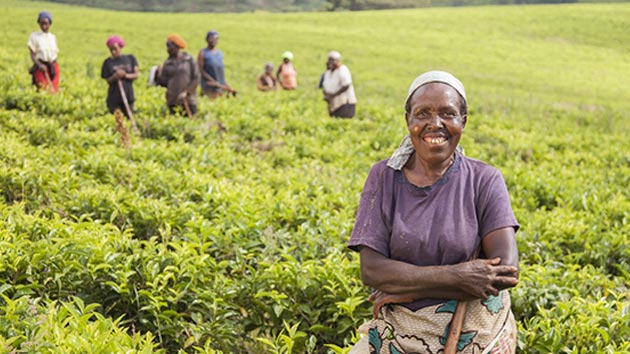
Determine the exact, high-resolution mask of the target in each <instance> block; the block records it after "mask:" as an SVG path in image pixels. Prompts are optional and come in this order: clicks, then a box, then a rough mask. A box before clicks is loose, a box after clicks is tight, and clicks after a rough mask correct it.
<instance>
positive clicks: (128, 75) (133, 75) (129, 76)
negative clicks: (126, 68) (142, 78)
mask: <svg viewBox="0 0 630 354" xmlns="http://www.w3.org/2000/svg"><path fill="white" fill-rule="evenodd" d="M139 71H140V70H139V69H138V66H137V65H136V66H134V67H133V72H130V73H125V77H124V79H126V80H132V81H133V80H135V79H137V78H138V72H139Z"/></svg>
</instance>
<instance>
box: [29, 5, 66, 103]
mask: <svg viewBox="0 0 630 354" xmlns="http://www.w3.org/2000/svg"><path fill="white" fill-rule="evenodd" d="M52 22H53V21H52V14H51V13H50V12H48V11H42V12H40V13H39V15H37V23H38V24H39V28H40V30H39V31H36V32H33V33H31V35H30V36H29V38H28V43H27V46H28V50H29V53H30V55H31V60H32V61H33V66H31V68H30V69H29V73H30V74H31V76H32V77H33V85H35V86H37V89H39V90H41V89H45V90H47V91H48V92H50V93H57V92H58V91H59V79H60V77H61V75H60V72H59V65H58V64H57V55H58V54H59V48H58V47H57V37H55V35H54V34H52V33H50V26H52Z"/></svg>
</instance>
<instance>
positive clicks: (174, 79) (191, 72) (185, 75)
mask: <svg viewBox="0 0 630 354" xmlns="http://www.w3.org/2000/svg"><path fill="white" fill-rule="evenodd" d="M185 48H186V41H184V39H183V38H182V37H181V36H180V35H178V34H171V35H170V36H168V38H167V40H166V51H167V53H168V59H166V61H165V62H164V64H162V65H161V66H160V67H159V68H158V70H157V73H156V75H157V76H156V78H155V82H156V83H157V84H158V85H160V86H164V87H166V105H167V106H168V110H169V112H170V113H171V114H175V113H177V112H179V113H186V115H188V116H189V117H192V116H194V115H196V114H197V93H196V89H197V85H198V84H199V68H198V67H197V65H196V64H195V59H194V58H193V57H192V56H191V55H190V54H188V53H186V52H184V51H183V49H185Z"/></svg>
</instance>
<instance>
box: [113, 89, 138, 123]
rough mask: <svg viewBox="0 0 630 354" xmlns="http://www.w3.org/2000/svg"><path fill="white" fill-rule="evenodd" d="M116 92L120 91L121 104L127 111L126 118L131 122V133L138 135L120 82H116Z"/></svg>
mask: <svg viewBox="0 0 630 354" xmlns="http://www.w3.org/2000/svg"><path fill="white" fill-rule="evenodd" d="M118 90H119V91H120V97H122V100H123V104H124V105H125V110H126V111H127V116H128V117H129V120H130V121H131V127H132V128H133V132H134V133H136V134H140V131H139V130H138V126H137V125H136V121H135V120H134V119H133V112H131V107H130V106H129V101H127V95H126V94H125V89H124V87H123V84H122V80H118Z"/></svg>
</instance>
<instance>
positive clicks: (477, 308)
mask: <svg viewBox="0 0 630 354" xmlns="http://www.w3.org/2000/svg"><path fill="white" fill-rule="evenodd" d="M456 307H457V301H455V300H452V301H448V302H446V303H443V304H439V305H434V306H428V307H425V308H422V309H420V310H418V311H415V312H414V311H411V310H409V309H407V308H406V307H404V306H401V305H385V306H383V307H382V308H381V310H380V313H379V316H378V318H376V319H373V320H371V321H370V322H367V323H365V324H364V325H363V326H361V328H359V332H360V333H362V334H363V337H362V338H361V340H360V341H359V342H358V343H357V344H356V345H355V346H354V347H353V348H352V349H351V350H350V352H349V354H359V353H361V354H368V353H369V354H374V353H376V354H399V353H405V354H438V353H442V352H443V351H444V344H445V343H446V336H447V334H448V331H449V328H450V322H451V318H452V317H453V314H454V313H455V308H456ZM515 351H516V322H515V320H514V315H513V314H512V311H511V309H510V295H509V293H508V292H507V291H501V292H500V293H499V295H498V296H496V297H495V296H491V297H490V298H489V299H488V300H486V301H481V300H476V301H470V302H469V303H468V306H467V309H466V317H465V319H464V325H463V328H462V332H461V335H460V337H459V341H458V343H457V353H463V354H513V353H515Z"/></svg>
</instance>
